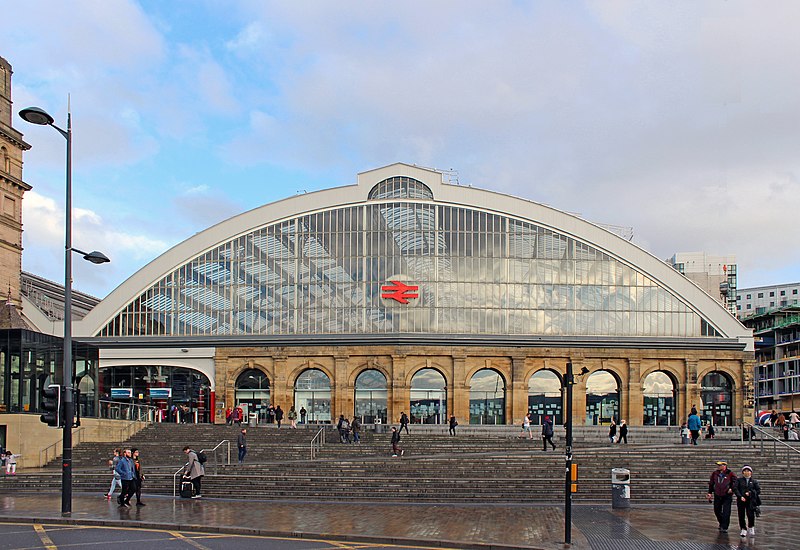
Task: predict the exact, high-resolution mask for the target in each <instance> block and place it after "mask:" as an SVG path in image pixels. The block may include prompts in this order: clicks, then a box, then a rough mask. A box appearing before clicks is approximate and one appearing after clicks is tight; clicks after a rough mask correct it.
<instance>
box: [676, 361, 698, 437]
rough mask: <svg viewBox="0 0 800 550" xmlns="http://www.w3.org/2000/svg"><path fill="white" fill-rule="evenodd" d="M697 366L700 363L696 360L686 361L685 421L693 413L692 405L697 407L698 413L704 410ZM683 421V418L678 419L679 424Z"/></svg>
mask: <svg viewBox="0 0 800 550" xmlns="http://www.w3.org/2000/svg"><path fill="white" fill-rule="evenodd" d="M697 365H698V361H697V360H696V359H686V379H685V384H686V386H685V390H684V392H683V393H684V395H686V399H685V400H684V404H683V418H684V419H686V418H688V417H689V413H690V412H691V411H692V405H695V406H696V407H697V412H702V410H703V403H702V401H701V400H700V382H699V380H697ZM682 421H683V420H682V419H681V418H679V419H678V422H682Z"/></svg>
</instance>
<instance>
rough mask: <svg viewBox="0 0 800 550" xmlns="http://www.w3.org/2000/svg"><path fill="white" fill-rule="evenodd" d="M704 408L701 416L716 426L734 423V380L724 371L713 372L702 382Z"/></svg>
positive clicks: (701, 391) (701, 392) (701, 395)
mask: <svg viewBox="0 0 800 550" xmlns="http://www.w3.org/2000/svg"><path fill="white" fill-rule="evenodd" d="M700 399H701V400H702V401H703V410H702V411H701V412H700V418H702V420H703V422H706V423H708V422H711V423H712V424H714V425H715V426H731V425H733V382H732V381H731V379H730V377H729V376H728V375H727V374H725V373H723V372H718V371H715V372H711V373H708V374H707V375H705V376H704V377H703V380H702V382H701V383H700Z"/></svg>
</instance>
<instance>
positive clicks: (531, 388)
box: [520, 369, 564, 425]
mask: <svg viewBox="0 0 800 550" xmlns="http://www.w3.org/2000/svg"><path fill="white" fill-rule="evenodd" d="M528 412H529V413H530V414H531V421H532V422H533V423H534V424H541V423H542V421H543V420H544V417H545V416H549V417H550V419H551V420H552V421H553V424H554V425H560V424H563V418H564V416H563V411H562V398H561V378H559V377H558V375H557V374H556V373H555V372H553V371H551V370H547V369H543V370H540V371H537V372H535V373H533V375H532V376H531V377H530V379H529V380H528ZM520 421H521V419H520Z"/></svg>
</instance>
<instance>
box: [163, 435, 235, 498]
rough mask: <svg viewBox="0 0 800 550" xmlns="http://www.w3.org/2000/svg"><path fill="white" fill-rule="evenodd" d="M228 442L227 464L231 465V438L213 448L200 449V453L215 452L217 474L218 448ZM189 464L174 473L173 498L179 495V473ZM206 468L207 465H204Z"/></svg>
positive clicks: (215, 472)
mask: <svg viewBox="0 0 800 550" xmlns="http://www.w3.org/2000/svg"><path fill="white" fill-rule="evenodd" d="M225 443H227V445H228V462H227V464H228V465H230V463H231V442H230V440H229V439H223V440H222V441H220V442H219V443H217V444H216V445H215V446H214V447H213V448H211V449H208V450H207V451H206V449H200V450H199V451H198V452H199V453H211V452H213V453H214V475H217V466H218V465H219V460H218V459H217V449H219V448H220V447H222V445H223V444H225ZM188 465H189V463H188V462H187V463H186V464H184V465H183V466H181V467H180V468H179V469H178V470H177V471H176V472H175V473H174V474H172V498H175V497H176V496H178V491H177V486H178V474H180V473H181V472H183V471H184V470H186V467H187V466H188ZM204 469H205V467H204Z"/></svg>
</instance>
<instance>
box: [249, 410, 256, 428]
mask: <svg viewBox="0 0 800 550" xmlns="http://www.w3.org/2000/svg"><path fill="white" fill-rule="evenodd" d="M248 425H250V426H258V413H250V422H248Z"/></svg>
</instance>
